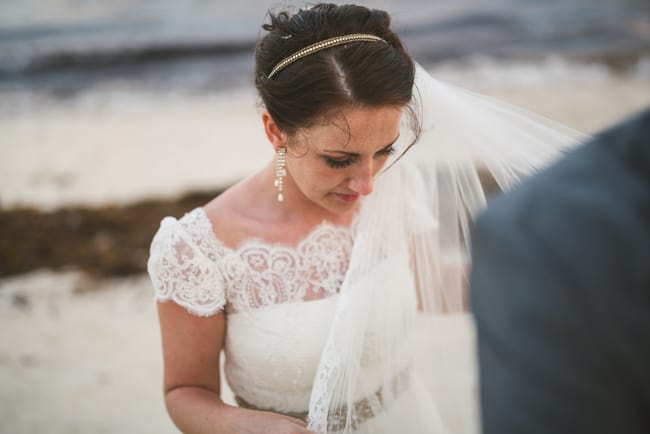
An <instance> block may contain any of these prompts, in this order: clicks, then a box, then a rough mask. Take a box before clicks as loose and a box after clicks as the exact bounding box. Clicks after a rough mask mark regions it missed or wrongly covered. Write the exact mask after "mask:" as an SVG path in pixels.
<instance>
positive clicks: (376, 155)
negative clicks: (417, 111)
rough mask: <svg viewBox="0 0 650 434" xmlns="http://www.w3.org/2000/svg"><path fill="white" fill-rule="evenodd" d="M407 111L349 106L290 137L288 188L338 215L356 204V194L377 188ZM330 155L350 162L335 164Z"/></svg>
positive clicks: (337, 159) (338, 159)
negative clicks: (375, 182) (376, 180)
mask: <svg viewBox="0 0 650 434" xmlns="http://www.w3.org/2000/svg"><path fill="white" fill-rule="evenodd" d="M401 116H402V109H401V108H399V107H363V108H349V109H346V110H344V111H343V112H342V116H337V117H336V118H334V119H333V120H332V121H331V122H328V123H324V124H322V125H319V124H316V125H314V126H312V127H310V128H307V129H304V130H300V131H299V132H297V133H296V134H295V135H294V136H293V137H291V138H289V141H288V143H289V145H288V149H289V152H287V164H286V170H287V176H286V177H285V182H284V183H285V191H288V192H290V193H288V194H289V195H296V194H299V195H301V196H303V197H304V198H306V199H308V200H309V201H311V202H312V203H313V204H316V205H318V206H320V207H322V208H324V209H325V210H327V211H329V212H331V213H334V214H342V213H347V212H349V211H350V210H352V209H354V208H355V207H356V206H357V204H358V201H357V200H356V198H359V197H361V196H364V195H367V194H370V193H371V192H372V190H373V177H374V175H375V174H377V172H379V171H380V170H381V168H382V167H384V165H385V164H386V161H387V159H388V156H389V152H387V148H388V147H389V146H390V145H391V144H392V143H393V142H394V141H395V140H396V138H397V137H398V135H399V129H400V121H401ZM328 159H330V161H331V160H334V161H339V162H341V161H342V162H346V161H349V162H350V164H346V165H345V166H343V167H332V166H331V165H330V164H328ZM339 165H340V163H339Z"/></svg>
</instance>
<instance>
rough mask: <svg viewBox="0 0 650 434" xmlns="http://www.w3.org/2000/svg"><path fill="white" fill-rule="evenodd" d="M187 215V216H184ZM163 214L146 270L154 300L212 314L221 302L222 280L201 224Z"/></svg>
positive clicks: (191, 310)
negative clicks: (201, 232) (203, 235)
mask: <svg viewBox="0 0 650 434" xmlns="http://www.w3.org/2000/svg"><path fill="white" fill-rule="evenodd" d="M185 217H187V218H185ZM185 217H184V218H182V219H180V220H176V219H175V218H173V217H165V218H164V219H163V220H162V221H161V222H160V228H159V230H158V232H157V233H156V235H155V237H154V239H153V241H152V243H151V249H150V255H149V260H148V262H147V270H148V271H149V276H150V277H151V281H152V283H153V287H154V292H155V297H156V299H158V300H162V301H167V300H173V301H174V302H176V303H177V304H179V305H180V306H183V307H185V308H186V309H187V310H188V311H189V312H191V313H193V314H195V315H198V316H209V315H213V314H215V313H216V312H218V311H219V310H221V309H222V308H223V307H224V305H225V302H226V300H225V291H224V283H223V279H222V276H221V273H220V271H219V269H218V268H217V267H216V264H215V259H216V255H217V252H215V251H214V250H211V248H210V247H211V246H210V245H209V241H206V240H205V239H202V238H201V237H200V236H199V233H200V231H202V230H205V226H202V224H201V223H200V221H199V222H197V220H195V219H193V218H192V216H189V215H186V216H185Z"/></svg>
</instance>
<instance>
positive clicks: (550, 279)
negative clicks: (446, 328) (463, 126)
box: [471, 110, 650, 434]
mask: <svg viewBox="0 0 650 434" xmlns="http://www.w3.org/2000/svg"><path fill="white" fill-rule="evenodd" d="M649 137H650V110H648V111H645V112H644V113H642V114H640V115H638V116H637V117H635V118H633V119H630V120H628V121H627V122H626V123H624V124H621V125H618V126H616V127H614V128H612V129H610V130H608V131H606V132H604V133H602V134H601V135H599V136H597V137H596V138H595V139H594V140H592V141H591V142H589V143H587V144H586V145H584V146H582V147H580V148H579V149H577V150H575V151H573V152H571V153H570V154H569V155H567V156H566V157H564V158H563V159H561V160H560V161H559V162H558V163H557V164H555V165H553V166H552V167H550V168H549V169H547V170H545V171H543V172H541V173H540V174H538V175H536V176H535V177H533V178H531V179H530V180H528V181H527V182H525V183H524V184H522V185H521V186H520V187H518V188H517V189H515V190H514V191H513V192H512V193H510V194H507V195H504V196H502V197H500V198H498V199H496V200H494V201H493V203H491V205H490V206H489V208H488V210H487V211H486V212H485V214H483V215H482V216H481V217H480V218H479V219H478V221H477V223H476V226H475V229H474V235H473V249H474V250H473V271H472V276H471V296H472V307H473V310H474V312H475V314H476V321H477V327H478V343H479V363H480V375H481V401H482V417H483V421H482V422H483V430H484V434H510V433H512V434H514V433H517V434H526V433H540V434H542V433H543V434H561V433H571V434H582V433H584V434H587V433H588V434H599V433H603V434H614V433H617V434H618V433H625V434H633V433H645V434H647V433H650V143H649V141H650V140H649Z"/></svg>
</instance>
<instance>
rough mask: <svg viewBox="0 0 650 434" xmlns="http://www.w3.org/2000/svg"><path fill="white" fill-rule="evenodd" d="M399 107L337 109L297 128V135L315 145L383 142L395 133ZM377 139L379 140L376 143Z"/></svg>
mask: <svg viewBox="0 0 650 434" xmlns="http://www.w3.org/2000/svg"><path fill="white" fill-rule="evenodd" d="M401 115H402V109H401V108H399V107H360V108H350V109H345V110H341V111H339V112H337V113H336V114H335V115H332V116H329V117H328V118H327V119H323V120H322V121H321V122H318V123H316V124H314V125H312V126H311V127H309V128H304V129H303V130H301V136H303V137H304V138H305V139H307V140H309V141H310V142H311V143H312V144H314V145H316V146H317V147H319V148H322V147H328V148H329V147H332V146H338V147H345V148H348V147H349V146H353V145H354V144H359V145H363V144H367V143H370V144H377V145H378V146H382V143H383V142H386V143H383V146H386V145H388V144H390V143H391V142H392V141H393V140H394V139H395V138H396V137H397V135H398V134H399V128H400V123H401ZM378 142H379V143H378Z"/></svg>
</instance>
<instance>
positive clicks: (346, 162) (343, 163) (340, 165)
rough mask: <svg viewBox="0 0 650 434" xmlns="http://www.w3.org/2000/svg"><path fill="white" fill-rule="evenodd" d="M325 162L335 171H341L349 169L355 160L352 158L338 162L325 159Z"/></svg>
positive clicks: (332, 159)
mask: <svg viewBox="0 0 650 434" xmlns="http://www.w3.org/2000/svg"><path fill="white" fill-rule="evenodd" d="M325 162H326V163H327V165H328V166H330V167H331V168H333V169H341V168H343V167H347V166H349V165H350V164H352V162H353V159H352V158H345V159H343V160H337V159H336V158H327V157H326V158H325Z"/></svg>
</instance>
